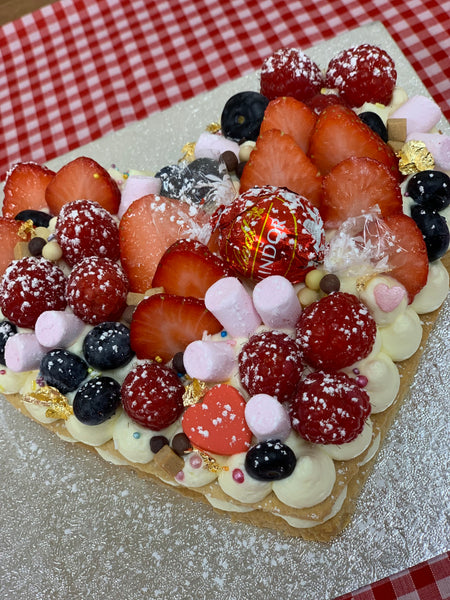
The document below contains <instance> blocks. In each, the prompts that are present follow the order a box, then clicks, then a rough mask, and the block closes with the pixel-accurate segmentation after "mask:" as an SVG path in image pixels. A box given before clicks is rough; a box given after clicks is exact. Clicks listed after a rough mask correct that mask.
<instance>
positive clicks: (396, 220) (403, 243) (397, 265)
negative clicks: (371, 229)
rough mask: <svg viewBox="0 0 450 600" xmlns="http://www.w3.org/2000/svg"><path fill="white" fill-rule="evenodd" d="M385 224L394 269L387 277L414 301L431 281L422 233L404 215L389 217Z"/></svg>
mask: <svg viewBox="0 0 450 600" xmlns="http://www.w3.org/2000/svg"><path fill="white" fill-rule="evenodd" d="M383 223H384V225H385V226H386V235H387V238H388V243H387V244H385V247H384V253H385V255H387V257H388V264H389V266H390V268H391V270H390V271H388V274H389V275H390V276H391V277H393V278H394V279H396V280H397V281H399V282H400V283H401V284H402V285H403V286H404V287H405V288H406V290H407V292H408V296H409V301H410V302H412V301H413V299H414V296H415V295H416V294H417V293H418V292H420V290H421V289H422V288H423V287H424V286H425V284H426V282H427V278H428V268H429V262H428V255H427V247H426V245H425V241H424V239H423V235H422V232H421V231H420V229H419V228H418V227H417V225H416V224H415V223H414V221H413V220H412V219H411V217H408V216H407V215H403V214H401V215H391V216H389V217H386V218H385V219H383V220H382V222H381V224H382V225H383ZM375 235H376V236H378V235H379V231H376V232H375Z"/></svg>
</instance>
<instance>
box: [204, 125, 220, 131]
mask: <svg viewBox="0 0 450 600" xmlns="http://www.w3.org/2000/svg"><path fill="white" fill-rule="evenodd" d="M220 129H221V127H220V123H210V124H209V125H208V126H207V127H206V131H208V132H209V133H217V132H218V131H220Z"/></svg>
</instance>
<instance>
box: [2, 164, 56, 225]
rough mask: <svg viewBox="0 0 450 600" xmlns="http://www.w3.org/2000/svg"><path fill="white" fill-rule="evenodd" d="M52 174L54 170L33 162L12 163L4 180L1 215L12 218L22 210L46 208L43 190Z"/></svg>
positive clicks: (51, 178)
mask: <svg viewBox="0 0 450 600" xmlns="http://www.w3.org/2000/svg"><path fill="white" fill-rule="evenodd" d="M54 176H55V173H54V171H51V170H50V169H47V167H44V166H42V165H38V164H37V163H34V162H23V163H18V164H16V165H14V167H13V168H12V169H11V171H9V173H8V175H7V177H6V181H5V188H4V196H5V197H4V200H3V210H2V214H3V216H4V217H11V218H14V217H15V216H16V215H17V214H19V213H20V212H22V211H23V210H44V211H46V210H48V206H47V202H46V201H45V190H46V189H47V186H48V185H49V183H50V182H51V181H52V180H53V177H54Z"/></svg>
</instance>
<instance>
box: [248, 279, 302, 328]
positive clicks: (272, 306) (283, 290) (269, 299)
mask: <svg viewBox="0 0 450 600" xmlns="http://www.w3.org/2000/svg"><path fill="white" fill-rule="evenodd" d="M253 304H254V305H255V308H256V310H257V311H258V313H259V315H260V316H261V318H262V320H263V323H264V325H267V327H271V328H272V329H291V328H293V327H295V324H296V323H297V319H298V318H299V316H300V313H301V312H302V307H301V305H300V302H299V299H298V298H297V294H296V293H295V289H294V286H293V285H292V283H291V282H290V281H289V280H288V279H286V277H282V276H281V275H271V276H269V277H266V278H265V279H262V280H261V281H259V282H258V283H257V284H256V285H255V288H254V290H253Z"/></svg>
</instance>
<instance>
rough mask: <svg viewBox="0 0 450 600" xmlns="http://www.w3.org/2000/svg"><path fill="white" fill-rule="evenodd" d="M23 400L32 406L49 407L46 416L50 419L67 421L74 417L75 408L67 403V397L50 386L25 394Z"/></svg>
mask: <svg viewBox="0 0 450 600" xmlns="http://www.w3.org/2000/svg"><path fill="white" fill-rule="evenodd" d="M23 399H24V400H25V402H29V403H30V404H36V405H37V406H47V407H48V408H47V411H46V413H45V416H46V417H48V418H50V419H64V420H65V421H66V420H67V419H68V418H69V417H71V416H72V415H73V408H72V407H71V406H70V404H69V403H68V402H67V399H66V397H65V396H63V395H62V394H61V392H59V391H58V390H57V389H56V388H54V387H51V386H50V385H46V386H44V387H40V388H37V389H36V391H33V392H30V393H29V394H25V395H24V397H23Z"/></svg>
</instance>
